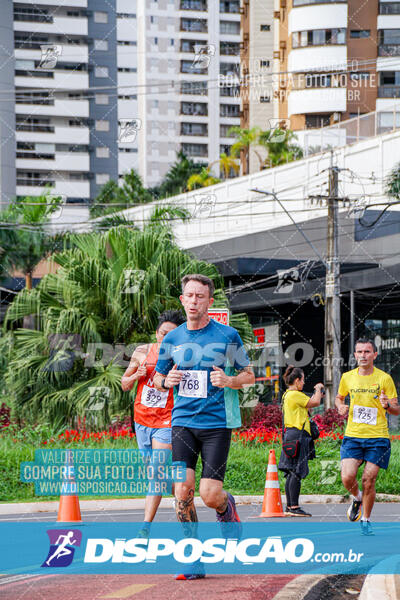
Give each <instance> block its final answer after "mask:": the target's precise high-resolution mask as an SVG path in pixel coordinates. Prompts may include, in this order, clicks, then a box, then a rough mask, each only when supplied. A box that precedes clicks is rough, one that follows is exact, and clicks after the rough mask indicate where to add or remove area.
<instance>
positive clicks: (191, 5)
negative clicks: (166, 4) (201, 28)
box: [179, 0, 207, 12]
mask: <svg viewBox="0 0 400 600" xmlns="http://www.w3.org/2000/svg"><path fill="white" fill-rule="evenodd" d="M179 10H201V11H203V12H204V11H207V2H206V0H181V3H180V7H179Z"/></svg>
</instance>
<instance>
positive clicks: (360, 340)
mask: <svg viewBox="0 0 400 600" xmlns="http://www.w3.org/2000/svg"><path fill="white" fill-rule="evenodd" d="M357 344H371V346H372V348H373V351H374V352H376V351H377V347H376V346H375V342H374V340H370V339H368V338H366V337H362V338H359V339H358V340H357V341H356V343H355V344H354V352H355V351H356V347H357Z"/></svg>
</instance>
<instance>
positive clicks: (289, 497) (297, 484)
mask: <svg viewBox="0 0 400 600" xmlns="http://www.w3.org/2000/svg"><path fill="white" fill-rule="evenodd" d="M300 488H301V479H300V477H299V476H298V475H296V473H294V472H293V471H290V472H289V474H288V476H287V477H286V484H285V492H286V505H287V506H298V505H299V496H300Z"/></svg>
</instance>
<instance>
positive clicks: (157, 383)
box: [153, 373, 165, 392]
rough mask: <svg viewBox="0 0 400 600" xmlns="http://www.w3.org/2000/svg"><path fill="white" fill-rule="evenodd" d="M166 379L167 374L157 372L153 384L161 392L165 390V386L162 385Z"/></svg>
mask: <svg viewBox="0 0 400 600" xmlns="http://www.w3.org/2000/svg"><path fill="white" fill-rule="evenodd" d="M164 379H165V375H161V373H156V374H155V375H154V377H153V385H154V387H155V388H156V389H157V390H158V391H159V392H165V390H164V388H162V387H161V384H162V382H163V381H164Z"/></svg>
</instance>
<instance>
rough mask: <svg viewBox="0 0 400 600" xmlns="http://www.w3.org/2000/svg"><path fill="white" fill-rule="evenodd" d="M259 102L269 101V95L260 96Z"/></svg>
mask: <svg viewBox="0 0 400 600" xmlns="http://www.w3.org/2000/svg"><path fill="white" fill-rule="evenodd" d="M260 102H266V103H269V102H271V96H260Z"/></svg>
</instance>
